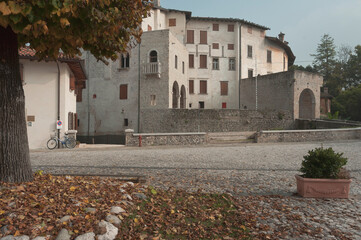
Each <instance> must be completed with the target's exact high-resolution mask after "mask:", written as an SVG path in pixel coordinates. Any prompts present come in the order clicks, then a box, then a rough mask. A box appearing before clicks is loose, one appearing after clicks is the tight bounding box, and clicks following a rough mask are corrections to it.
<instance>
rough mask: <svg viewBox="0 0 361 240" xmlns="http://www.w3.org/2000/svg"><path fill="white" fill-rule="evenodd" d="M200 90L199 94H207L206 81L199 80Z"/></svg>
mask: <svg viewBox="0 0 361 240" xmlns="http://www.w3.org/2000/svg"><path fill="white" fill-rule="evenodd" d="M199 87H200V92H199V93H201V94H207V81H204V80H201V81H200V86H199Z"/></svg>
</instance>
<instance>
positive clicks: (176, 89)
mask: <svg viewBox="0 0 361 240" xmlns="http://www.w3.org/2000/svg"><path fill="white" fill-rule="evenodd" d="M172 95H173V103H172V108H178V98H179V85H178V83H177V82H176V81H175V82H174V83H173V88H172Z"/></svg>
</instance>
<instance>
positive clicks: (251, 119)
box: [140, 109, 294, 133]
mask: <svg viewBox="0 0 361 240" xmlns="http://www.w3.org/2000/svg"><path fill="white" fill-rule="evenodd" d="M140 121H141V126H140V128H141V132H143V133H177V132H237V131H260V130H267V129H293V125H294V121H293V118H292V115H291V113H290V112H287V111H245V110H228V109H222V110H221V109H218V110H217V109H200V110H198V109H192V110H191V109H157V110H145V109H143V110H142V111H141V120H140Z"/></svg>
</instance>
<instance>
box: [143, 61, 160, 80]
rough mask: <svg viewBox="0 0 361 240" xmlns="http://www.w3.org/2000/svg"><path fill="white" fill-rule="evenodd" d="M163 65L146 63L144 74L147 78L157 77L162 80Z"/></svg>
mask: <svg viewBox="0 0 361 240" xmlns="http://www.w3.org/2000/svg"><path fill="white" fill-rule="evenodd" d="M161 72H162V70H161V64H160V62H152V63H146V64H144V66H143V73H144V74H145V75H147V76H152V75H154V76H157V77H158V78H160V74H161Z"/></svg>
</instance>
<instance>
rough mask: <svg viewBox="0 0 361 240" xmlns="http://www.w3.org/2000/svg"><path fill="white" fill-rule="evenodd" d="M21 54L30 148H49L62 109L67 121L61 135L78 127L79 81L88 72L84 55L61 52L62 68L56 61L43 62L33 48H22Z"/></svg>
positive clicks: (63, 119) (61, 114)
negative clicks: (77, 88)
mask: <svg viewBox="0 0 361 240" xmlns="http://www.w3.org/2000/svg"><path fill="white" fill-rule="evenodd" d="M19 57H20V66H21V76H22V81H23V87H24V93H25V113H26V122H27V129H28V139H29V148H30V149H37V148H46V143H47V141H48V140H49V138H50V136H54V134H55V132H56V131H57V126H56V124H57V120H58V113H59V117H60V120H61V121H62V122H63V126H62V129H61V130H60V132H61V136H63V134H64V133H65V132H66V131H68V130H75V129H76V126H77V121H76V116H77V115H76V87H75V85H76V84H80V85H82V84H83V83H84V81H85V79H86V77H85V72H84V71H83V70H82V66H81V63H80V59H70V58H66V57H65V56H62V55H61V56H59V59H58V62H59V69H58V66H57V63H56V62H55V61H41V62H39V61H38V60H37V58H36V57H35V51H34V50H32V49H30V48H22V49H20V50H19ZM58 74H59V75H58ZM58 76H59V80H60V81H59V82H58ZM58 84H59V85H58ZM59 87H60V91H59V92H58V89H59ZM59 93H60V95H59ZM58 96H59V100H60V102H59V108H58ZM58 111H59V112H58Z"/></svg>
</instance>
